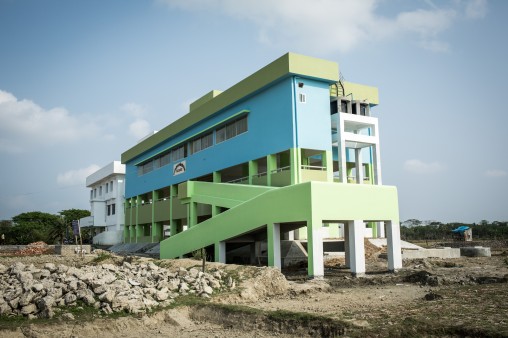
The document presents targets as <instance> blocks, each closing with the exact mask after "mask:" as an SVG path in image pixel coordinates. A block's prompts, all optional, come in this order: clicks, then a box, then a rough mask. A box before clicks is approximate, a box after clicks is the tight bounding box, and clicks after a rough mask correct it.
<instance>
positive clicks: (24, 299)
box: [19, 290, 35, 307]
mask: <svg viewBox="0 0 508 338" xmlns="http://www.w3.org/2000/svg"><path fill="white" fill-rule="evenodd" d="M34 298H35V293H34V292H32V291H31V290H30V291H29V292H25V293H24V294H23V295H21V297H20V299H19V306H22V307H23V306H27V305H28V304H30V303H31V302H32V300H33V299H34Z"/></svg>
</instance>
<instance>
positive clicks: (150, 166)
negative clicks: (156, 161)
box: [143, 161, 153, 174]
mask: <svg viewBox="0 0 508 338" xmlns="http://www.w3.org/2000/svg"><path fill="white" fill-rule="evenodd" d="M152 170H153V161H148V162H146V163H145V164H143V174H148V173H149V172H151V171H152Z"/></svg>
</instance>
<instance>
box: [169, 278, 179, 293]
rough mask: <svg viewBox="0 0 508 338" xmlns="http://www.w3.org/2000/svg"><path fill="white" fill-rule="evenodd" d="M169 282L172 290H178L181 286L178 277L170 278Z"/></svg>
mask: <svg viewBox="0 0 508 338" xmlns="http://www.w3.org/2000/svg"><path fill="white" fill-rule="evenodd" d="M168 284H169V285H168V288H169V289H170V290H171V291H175V290H178V288H179V287H180V280H179V279H176V278H174V279H170V280H169V283H168Z"/></svg>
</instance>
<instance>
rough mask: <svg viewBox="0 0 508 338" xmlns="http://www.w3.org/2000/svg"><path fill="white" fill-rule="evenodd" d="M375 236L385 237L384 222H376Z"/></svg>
mask: <svg viewBox="0 0 508 338" xmlns="http://www.w3.org/2000/svg"><path fill="white" fill-rule="evenodd" d="M376 227H377V238H385V222H376Z"/></svg>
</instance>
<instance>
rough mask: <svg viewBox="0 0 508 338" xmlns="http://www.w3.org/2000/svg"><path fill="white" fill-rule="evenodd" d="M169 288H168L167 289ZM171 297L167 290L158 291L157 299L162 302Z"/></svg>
mask: <svg viewBox="0 0 508 338" xmlns="http://www.w3.org/2000/svg"><path fill="white" fill-rule="evenodd" d="M166 290H167V289H166ZM168 298H169V294H168V292H167V291H162V290H161V291H158V292H157V293H156V294H155V299H156V300H157V301H159V302H162V301H164V300H166V299H168Z"/></svg>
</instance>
